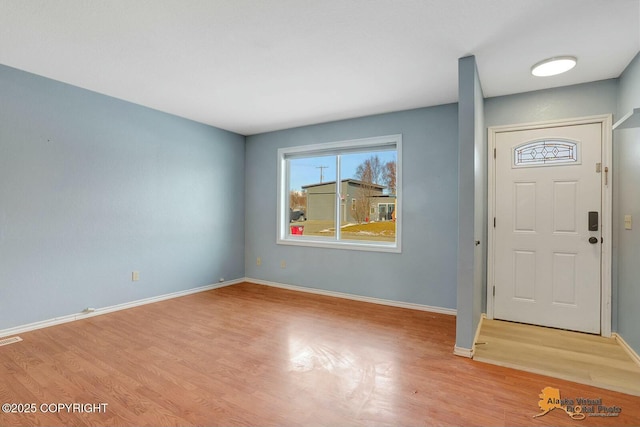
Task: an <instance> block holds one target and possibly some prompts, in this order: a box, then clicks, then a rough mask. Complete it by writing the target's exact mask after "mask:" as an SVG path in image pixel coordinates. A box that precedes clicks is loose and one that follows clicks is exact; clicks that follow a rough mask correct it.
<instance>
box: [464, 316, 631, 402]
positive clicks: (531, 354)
mask: <svg viewBox="0 0 640 427" xmlns="http://www.w3.org/2000/svg"><path fill="white" fill-rule="evenodd" d="M474 359H475V360H478V361H483V362H487V363H493V364H497V365H500V366H508V367H512V368H516V369H523V370H525V371H528V372H534V373H539V374H543V375H549V376H553V377H556V378H563V379H567V380H570V381H575V382H579V383H582V384H589V385H593V386H596V387H602V388H606V389H609V390H615V391H621V392H624V393H629V394H633V395H636V396H640V366H638V365H637V364H636V363H635V362H634V361H633V360H632V359H631V357H630V356H629V355H628V354H627V353H626V352H625V350H624V349H623V348H622V347H621V346H620V344H618V342H616V340H615V339H614V338H604V337H601V336H596V335H590V334H583V333H579V332H571V331H564V330H558V329H552V328H544V327H539V326H532V325H524V324H520V323H513V322H505V321H501V320H487V319H484V320H483V322H482V327H481V329H480V335H479V336H478V343H477V344H476V353H475V355H474Z"/></svg>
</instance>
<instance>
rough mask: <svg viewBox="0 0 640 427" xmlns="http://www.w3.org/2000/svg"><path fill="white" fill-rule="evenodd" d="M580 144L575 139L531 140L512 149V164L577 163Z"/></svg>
mask: <svg viewBox="0 0 640 427" xmlns="http://www.w3.org/2000/svg"><path fill="white" fill-rule="evenodd" d="M579 155H580V145H579V143H578V142H575V141H567V140H541V141H531V142H527V143H525V144H522V145H519V146H517V147H515V148H514V149H513V166H514V167H527V166H553V165H557V164H579V163H580V158H579Z"/></svg>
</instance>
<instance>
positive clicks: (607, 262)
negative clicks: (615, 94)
mask: <svg viewBox="0 0 640 427" xmlns="http://www.w3.org/2000/svg"><path fill="white" fill-rule="evenodd" d="M612 120H613V119H612V115H611V114H602V115H597V116H589V117H581V118H576V119H568V120H567V119H562V120H549V121H544V122H535V123H525V124H519V125H506V126H492V127H489V128H488V129H487V133H488V135H487V144H488V147H487V148H488V150H487V153H488V155H487V171H488V174H487V175H488V183H487V185H488V189H487V199H488V200H487V220H488V224H487V228H488V242H487V319H493V313H494V296H493V286H494V285H493V284H494V276H495V265H494V250H495V232H494V230H495V229H494V228H493V218H494V216H495V183H496V182H495V173H496V171H495V159H494V158H493V152H494V150H495V148H496V141H495V140H496V134H498V133H501V132H511V131H521V130H532V129H542V128H547V127H554V126H556V127H557V126H575V125H580V124H588V123H600V124H601V125H602V174H601V179H602V237H603V244H602V245H601V246H602V260H601V269H600V270H601V312H600V334H601V335H602V336H604V337H610V336H611V316H612V312H611V240H612V238H613V234H612V225H611V220H612V200H613V198H612V177H613V171H612V163H613V157H612V147H611V144H612V129H611V126H612ZM605 168H608V170H609V173H608V181H607V185H605V176H606V173H605Z"/></svg>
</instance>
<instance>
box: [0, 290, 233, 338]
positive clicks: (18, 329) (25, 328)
mask: <svg viewBox="0 0 640 427" xmlns="http://www.w3.org/2000/svg"><path fill="white" fill-rule="evenodd" d="M242 282H244V278H240V279H236V280H228V281H225V282H221V283H215V284H213V285H206V286H200V287H198V288H192V289H186V290H184V291H178V292H172V293H169V294H164V295H158V296H155V297H150V298H144V299H140V300H136V301H131V302H125V303H122V304H116V305H112V306H109V307H103V308H96V309H95V311H92V312H90V313H84V312H81V313H76V314H69V315H66V316H61V317H56V318H53V319H48V320H42V321H39V322H34V323H28V324H26V325H20V326H15V327H13V328H9V329H3V330H0V338H1V337H6V336H9V335H16V334H20V333H23V332H29V331H34V330H36V329H42V328H48V327H49V326H55V325H60V324H62V323H68V322H73V321H76V320H82V319H87V318H89V317H94V316H100V315H102V314H107V313H112V312H114V311H119V310H126V309H127V308H133V307H138V306H140V305H145V304H152V303H154V302H159V301H164V300H167V299H171V298H178V297H183V296H185V295H191V294H195V293H198V292H205V291H210V290H212V289H218V288H222V287H225V286H231V285H235V284H237V283H242Z"/></svg>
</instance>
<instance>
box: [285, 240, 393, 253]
mask: <svg viewBox="0 0 640 427" xmlns="http://www.w3.org/2000/svg"><path fill="white" fill-rule="evenodd" d="M276 243H277V244H279V245H290V246H306V247H312V248H324V249H344V250H351V251H367V252H387V253H402V248H401V247H400V246H399V245H397V244H396V243H385V242H371V241H364V242H359V241H357V240H343V241H340V242H337V241H335V240H326V241H325V240H316V239H304V238H296V239H278V240H277V242H276Z"/></svg>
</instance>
